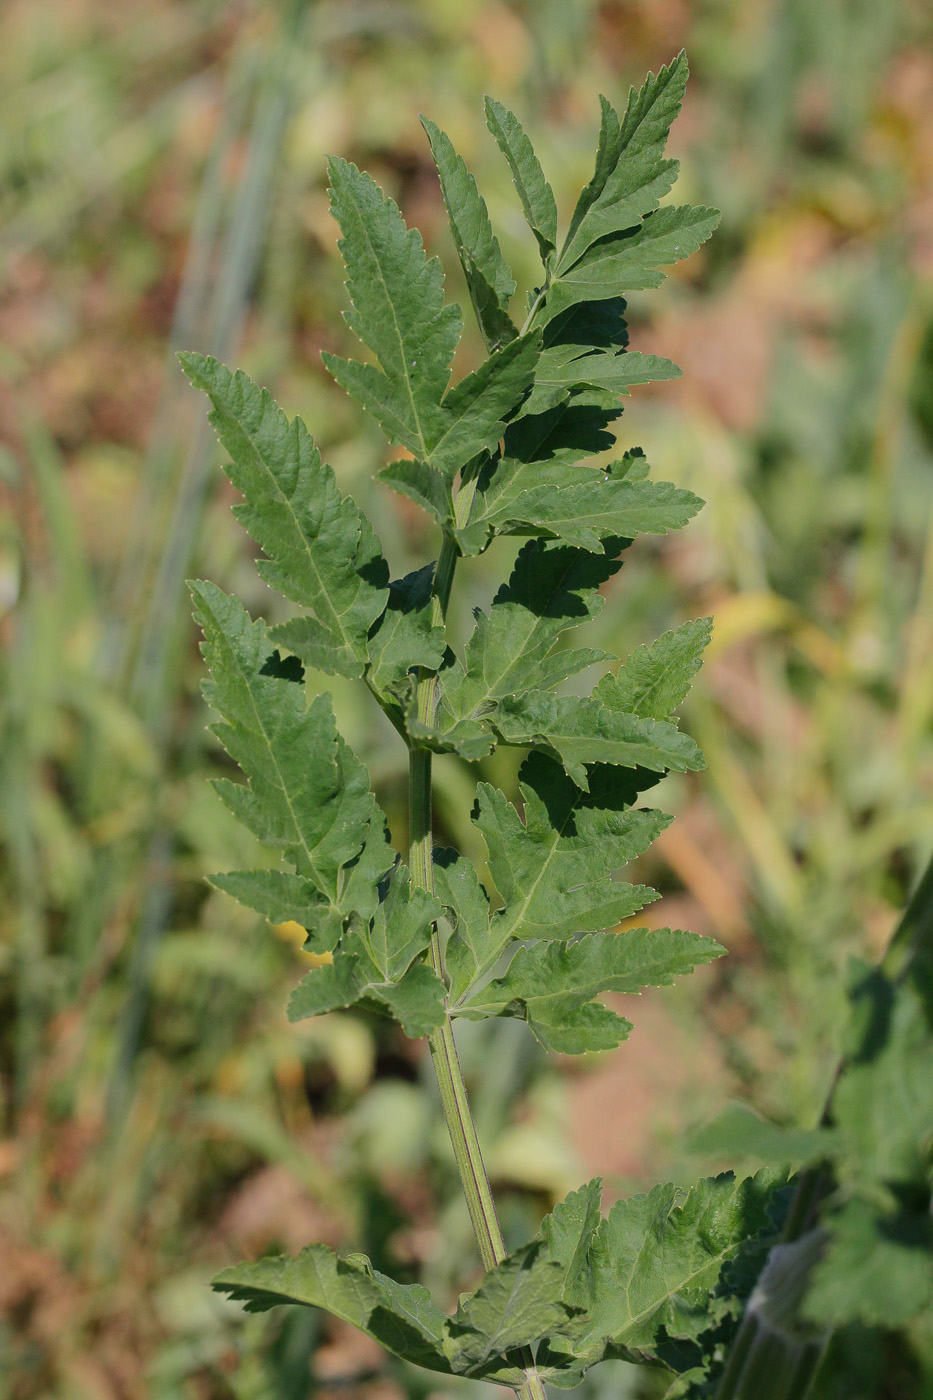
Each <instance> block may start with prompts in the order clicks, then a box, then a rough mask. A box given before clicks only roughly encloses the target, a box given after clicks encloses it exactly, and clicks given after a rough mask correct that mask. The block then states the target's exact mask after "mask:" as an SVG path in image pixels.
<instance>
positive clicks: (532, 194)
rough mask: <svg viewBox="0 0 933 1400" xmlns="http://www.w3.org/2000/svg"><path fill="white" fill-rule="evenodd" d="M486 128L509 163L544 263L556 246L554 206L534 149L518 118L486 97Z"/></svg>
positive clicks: (499, 103) (551, 194) (498, 103)
mask: <svg viewBox="0 0 933 1400" xmlns="http://www.w3.org/2000/svg"><path fill="white" fill-rule="evenodd" d="M486 125H487V126H488V127H489V130H490V131H491V132H492V134H493V136H494V137H495V139H496V144H497V145H498V147H499V150H500V151H501V152H502V154H503V155H504V156H505V158H506V160H507V161H508V163H509V169H510V170H511V171H512V179H513V181H514V183H515V188H516V190H517V191H518V197H519V199H520V200H521V203H522V209H523V210H524V214H525V218H526V219H527V220H528V225H529V227H530V229H531V231H532V233H533V234H534V236H535V238H536V239H537V240H538V247H539V249H540V251H541V257H542V259H543V260H544V261H547V258H548V255H549V254H550V253H551V252H552V251H553V249H554V248H555V246H556V244H557V204H556V203H555V200H554V192H553V190H552V189H551V187H550V185H549V184H548V182H547V180H546V179H545V178H544V172H543V171H542V169H541V165H540V162H539V160H538V157H537V156H536V155H535V152H534V147H533V146H532V144H531V141H530V140H529V139H528V136H527V135H526V134H525V130H524V128H523V127H522V124H521V122H520V121H519V120H518V118H517V117H516V116H515V115H514V114H513V113H512V112H510V111H509V110H508V108H507V107H503V105H502V103H501V102H497V101H496V100H495V98H492V97H487V98H486Z"/></svg>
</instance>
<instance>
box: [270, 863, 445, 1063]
mask: <svg viewBox="0 0 933 1400" xmlns="http://www.w3.org/2000/svg"><path fill="white" fill-rule="evenodd" d="M441 913H442V907H441V905H440V904H439V903H438V901H437V900H436V899H435V898H434V896H433V895H431V894H429V893H428V892H427V890H423V889H415V888H412V885H411V877H410V874H409V871H408V867H407V866H405V865H402V864H401V863H399V864H397V865H396V866H395V868H394V870H393V871H392V872H391V874H390V876H389V877H388V879H386V880H384V881H382V882H381V885H380V888H379V903H378V905H377V907H376V910H375V912H374V914H373V917H372V919H371V920H367V921H365V922H361V921H359V920H355V921H351V924H350V926H349V927H348V928H347V930H346V932H345V933H344V934H343V936H342V937H341V939H340V941H339V943H338V944H337V946H336V948H335V949H334V953H333V962H332V963H331V964H329V965H327V964H325V965H324V966H322V967H316V968H313V969H312V970H311V971H310V972H308V973H307V974H306V975H305V977H304V978H303V979H302V981H301V982H299V984H298V986H297V987H296V988H295V990H294V991H293V993H292V995H291V999H290V1001H289V1004H288V1015H289V1019H290V1020H292V1021H297V1020H301V1019H302V1018H303V1017H306V1016H319V1015H321V1014H322V1013H323V1012H326V1011H335V1010H337V1009H338V1008H342V1007H347V1006H353V1005H355V1004H356V1003H357V1002H376V1003H378V1004H379V1005H381V1006H382V1007H383V1008H384V1009H386V1010H388V1011H389V1013H390V1014H391V1015H392V1016H394V1017H395V1019H396V1020H397V1021H399V1023H400V1024H401V1026H402V1029H403V1030H404V1031H405V1034H406V1035H409V1036H411V1037H412V1038H413V1039H416V1038H417V1037H418V1036H422V1035H427V1034H428V1033H429V1032H430V1031H432V1030H434V1029H435V1027H437V1026H439V1025H440V1023H441V1021H442V1020H443V1016H444V997H445V989H444V984H443V983H442V982H441V980H440V978H439V977H438V976H437V974H436V973H435V972H434V971H433V970H432V969H431V968H429V967H428V966H427V965H426V964H425V963H416V962H415V959H416V958H417V957H418V956H419V955H420V954H421V953H423V952H424V950H425V949H426V948H427V946H428V944H429V943H430V941H431V934H432V931H433V926H434V921H435V920H436V919H438V918H440V916H441Z"/></svg>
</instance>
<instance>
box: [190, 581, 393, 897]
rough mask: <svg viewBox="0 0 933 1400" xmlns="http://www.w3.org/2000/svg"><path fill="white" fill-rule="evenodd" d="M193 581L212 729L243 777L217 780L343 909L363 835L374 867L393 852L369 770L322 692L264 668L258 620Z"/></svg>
mask: <svg viewBox="0 0 933 1400" xmlns="http://www.w3.org/2000/svg"><path fill="white" fill-rule="evenodd" d="M191 591H192V595H193V597H194V599H195V602H196V604H197V612H196V614H195V617H196V620H197V621H198V622H199V623H200V625H201V627H202V629H203V631H204V645H203V652H204V658H205V660H206V661H207V664H208V666H209V667H210V670H211V679H210V680H208V681H206V682H205V684H204V694H205V698H206V699H207V701H208V703H209V704H210V705H212V706H213V708H214V709H216V710H217V711H218V712H219V713H220V715H221V717H222V718H221V722H220V723H218V724H216V725H214V726H213V730H214V733H215V734H216V735H217V736H218V738H219V739H220V741H221V743H222V744H223V745H224V748H225V749H226V750H227V752H228V753H229V754H230V757H231V758H232V759H233V760H234V762H235V763H237V764H238V765H239V767H240V768H241V769H242V771H243V773H244V775H245V777H246V778H247V784H246V785H245V786H243V785H237V784H235V783H231V782H228V781H227V780H225V779H222V780H220V781H218V783H217V784H216V787H217V790H218V792H219V793H220V796H221V797H222V798H223V800H224V801H225V802H226V804H227V806H228V807H229V808H230V810H231V811H232V812H233V814H234V815H235V816H236V817H238V818H239V820H240V821H242V822H243V823H244V824H245V825H246V826H248V827H249V828H250V830H251V831H252V832H253V833H254V835H256V836H258V837H259V839H260V840H261V841H265V842H268V843H269V844H271V845H275V846H279V847H280V848H281V849H282V852H283V854H284V856H285V857H286V859H288V860H289V861H290V862H291V863H292V864H293V865H294V866H295V868H296V871H297V873H298V874H299V875H300V876H303V877H304V878H306V879H308V880H310V881H311V882H312V883H313V884H314V886H315V887H316V889H318V890H319V891H320V893H321V894H322V895H323V896H324V897H325V898H326V899H327V900H328V901H329V903H330V905H331V906H332V907H333V908H334V910H335V911H339V912H342V913H349V912H351V909H350V908H348V907H347V904H346V899H345V893H346V892H345V888H344V879H345V877H344V876H343V870H344V867H345V866H347V865H348V863H350V862H353V861H354V859H358V858H359V857H360V853H361V851H362V850H363V848H364V844H366V843H368V847H369V851H370V858H371V859H372V860H373V861H374V862H375V864H376V865H377V866H379V865H381V871H380V873H381V874H384V873H385V871H386V870H388V868H389V867H390V866H391V864H392V859H393V855H392V852H391V851H390V850H389V848H388V847H387V846H385V845H384V844H382V833H383V832H384V829H385V818H384V817H383V816H382V813H381V812H380V811H379V809H378V808H377V806H376V799H375V797H374V796H373V794H372V791H371V790H370V784H369V775H368V774H367V772H366V769H365V768H364V767H363V765H362V763H360V761H359V759H358V758H356V756H355V755H354V754H353V753H352V751H351V750H350V749H349V748H348V747H347V745H346V744H345V743H344V742H343V740H342V739H340V738H339V736H338V734H337V729H336V726H335V723H334V716H333V710H332V707H331V700H330V696H329V695H320V696H318V697H317V698H316V699H315V700H313V701H312V702H311V704H310V705H308V704H307V700H306V696H305V691H304V687H303V686H299V685H295V684H294V683H293V682H292V681H290V680H285V679H283V678H282V677H280V676H274V675H269V674H267V673H264V667H265V664H266V661H267V659H268V657H269V654H270V651H271V646H270V643H269V638H268V634H267V632H266V628H265V625H264V623H262V622H252V621H251V620H250V618H249V615H248V614H247V612H246V611H245V609H244V608H243V606H242V605H241V604H240V603H239V602H238V601H237V600H236V599H235V598H229V597H228V596H227V595H226V594H225V593H223V592H222V591H221V590H220V589H219V588H217V587H215V585H214V584H210V583H193V584H192V585H191ZM358 894H359V895H360V896H361V900H362V907H361V908H360V910H359V912H361V913H364V914H365V913H369V912H372V908H374V907H375V895H374V894H373V893H371V892H370V891H369V890H368V889H366V888H365V887H363V888H361V889H359V890H358Z"/></svg>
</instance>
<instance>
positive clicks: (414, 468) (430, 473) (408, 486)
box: [376, 457, 454, 529]
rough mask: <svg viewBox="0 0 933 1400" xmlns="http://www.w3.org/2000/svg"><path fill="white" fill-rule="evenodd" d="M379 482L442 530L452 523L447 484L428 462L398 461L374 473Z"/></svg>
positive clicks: (400, 459) (452, 506)
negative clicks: (413, 505)
mask: <svg viewBox="0 0 933 1400" xmlns="http://www.w3.org/2000/svg"><path fill="white" fill-rule="evenodd" d="M376 478H377V480H378V481H384V482H385V484H386V486H390V487H391V488H392V490H393V491H397V492H398V493H399V495H400V496H407V497H408V499H409V500H410V501H414V502H415V504H416V505H419V506H421V508H422V510H426V511H427V512H428V514H429V515H432V516H433V517H434V519H435V520H436V521H437V523H438V525H440V526H441V528H442V529H446V528H447V526H448V525H449V524H450V523H451V521H452V520H453V514H454V504H453V497H452V494H451V489H450V482H449V481H448V480H447V479H446V477H444V476H442V475H441V473H440V472H439V471H435V469H434V468H433V467H429V466H428V464H427V462H419V461H417V460H416V459H413V458H410V457H401V458H399V460H398V461H396V462H390V463H389V465H388V466H387V467H383V469H382V471H381V472H377V473H376Z"/></svg>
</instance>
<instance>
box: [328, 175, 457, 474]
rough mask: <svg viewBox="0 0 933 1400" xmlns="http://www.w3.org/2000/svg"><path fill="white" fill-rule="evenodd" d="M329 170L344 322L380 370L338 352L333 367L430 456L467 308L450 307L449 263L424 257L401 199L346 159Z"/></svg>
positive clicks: (397, 432) (393, 431)
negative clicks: (343, 272) (347, 308)
mask: <svg viewBox="0 0 933 1400" xmlns="http://www.w3.org/2000/svg"><path fill="white" fill-rule="evenodd" d="M328 169H329V172H330V194H331V209H332V212H333V214H334V218H335V219H336V220H337V223H338V224H339V225H340V229H341V232H342V234H343V237H342V238H341V240H340V250H341V252H342V254H343V258H344V262H345V264H346V269H347V288H348V290H349V293H350V299H351V301H352V302H353V308H354V309H353V311H351V312H345V313H344V315H345V319H346V321H347V324H348V325H349V326H350V328H351V329H352V330H353V331H354V332H355V334H356V335H358V336H359V338H360V340H362V341H363V343H364V344H365V345H367V346H368V347H369V349H370V350H372V352H373V354H374V355H375V356H376V358H377V360H378V361H379V364H380V365H381V367H382V370H381V373H380V371H379V370H377V369H376V368H375V367H374V366H372V365H358V364H355V362H351V361H340V360H338V359H337V358H336V357H333V356H329V357H327V358H326V360H325V363H327V365H328V368H330V369H331V371H332V373H335V377H336V378H337V379H338V382H340V383H343V384H344V387H345V388H347V390H348V392H350V393H352V394H353V395H354V397H360V396H361V395H362V396H363V397H362V398H361V402H363V404H364V407H366V408H367V409H368V410H369V411H370V412H372V413H374V415H375V416H376V417H378V418H379V421H380V422H383V420H384V418H385V419H386V420H387V421H386V422H385V424H384V426H386V430H387V432H389V435H390V437H391V438H392V441H393V442H404V443H405V445H406V446H407V447H410V448H411V450H412V451H413V452H415V453H416V455H418V456H419V457H421V458H425V459H426V458H427V457H428V455H429V454H428V452H427V451H426V445H427V443H428V442H430V441H433V439H434V436H435V434H436V432H437V431H438V421H439V418H440V403H441V400H442V399H443V397H444V393H445V391H446V389H447V382H448V380H449V378H450V366H451V362H452V360H453V354H454V350H455V349H456V347H457V342H458V341H459V339H460V332H461V330H462V327H463V323H462V321H461V318H460V310H459V307H457V306H445V305H444V276H443V272H442V271H441V265H440V263H439V261H438V260H437V258H431V259H427V258H426V257H425V254H424V245H423V244H422V241H421V235H420V233H418V231H417V229H409V228H407V227H406V224H405V221H404V219H403V218H402V215H401V212H400V210H399V208H398V205H397V204H396V203H395V201H394V200H392V199H387V198H386V196H385V195H384V194H383V193H382V190H380V188H379V186H378V185H377V184H376V182H375V180H373V179H372V178H371V176H369V175H366V174H364V173H362V172H361V171H360V170H358V169H357V168H356V166H355V165H351V164H350V163H349V162H348V161H345V160H340V159H337V158H332V159H331V160H330V161H329V162H328ZM348 366H350V368H348ZM337 371H339V372H337ZM380 404H381V405H382V408H381V409H380V408H379V405H380ZM389 423H391V424H392V427H391V428H390V427H389Z"/></svg>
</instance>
